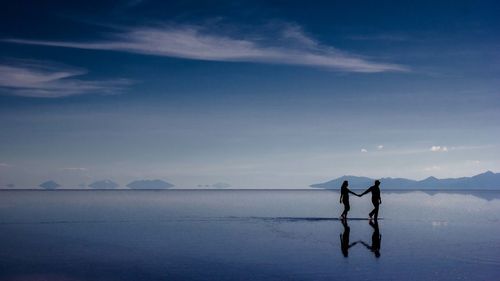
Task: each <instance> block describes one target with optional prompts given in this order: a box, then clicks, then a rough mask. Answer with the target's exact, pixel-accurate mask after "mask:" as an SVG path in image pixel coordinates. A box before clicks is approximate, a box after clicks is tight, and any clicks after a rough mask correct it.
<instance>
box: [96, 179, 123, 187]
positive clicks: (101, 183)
mask: <svg viewBox="0 0 500 281" xmlns="http://www.w3.org/2000/svg"><path fill="white" fill-rule="evenodd" d="M119 186H120V185H119V184H117V183H116V182H114V181H111V180H102V181H96V182H93V183H91V184H89V187H92V188H95V189H113V188H117V187H119Z"/></svg>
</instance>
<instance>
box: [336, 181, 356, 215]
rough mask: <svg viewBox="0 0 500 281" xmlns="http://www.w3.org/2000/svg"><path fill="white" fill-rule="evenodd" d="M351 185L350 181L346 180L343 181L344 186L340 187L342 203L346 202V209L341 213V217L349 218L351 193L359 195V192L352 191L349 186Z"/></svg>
mask: <svg viewBox="0 0 500 281" xmlns="http://www.w3.org/2000/svg"><path fill="white" fill-rule="evenodd" d="M348 185H349V182H347V181H344V182H343V183H342V186H341V187H340V203H341V204H344V211H343V212H342V214H341V215H340V218H341V219H347V212H349V210H350V209H351V205H350V204H349V193H352V194H354V195H356V196H359V195H358V194H356V193H354V192H352V191H351V190H350V189H349V188H347V186H348Z"/></svg>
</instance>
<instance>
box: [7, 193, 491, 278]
mask: <svg viewBox="0 0 500 281" xmlns="http://www.w3.org/2000/svg"><path fill="white" fill-rule="evenodd" d="M382 196H383V204H382V205H381V211H380V217H381V218H382V219H379V221H378V224H375V223H373V222H372V223H371V224H370V223H369V221H368V220H367V219H366V217H367V214H368V212H369V211H370V209H371V203H370V201H369V198H368V197H363V198H351V212H350V214H349V216H350V218H351V220H349V221H348V222H347V224H343V223H342V222H341V221H339V220H338V219H337V217H338V216H339V214H340V212H341V210H342V206H341V205H340V204H339V203H338V197H339V194H338V193H337V192H334V191H327V190H205V191H201V190H164V191H132V190H116V191H1V192H0V280H337V279H344V280H499V279H500V235H499V233H500V192H497V191H474V192H470V191H457V192H439V191H432V192H430V191H426V192H422V191H411V192H408V191H405V192H403V191H399V192H396V191H386V192H385V193H383V194H382ZM349 246H350V247H349Z"/></svg>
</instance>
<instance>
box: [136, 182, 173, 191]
mask: <svg viewBox="0 0 500 281" xmlns="http://www.w3.org/2000/svg"><path fill="white" fill-rule="evenodd" d="M173 186H174V185H173V184H171V183H168V182H166V181H162V180H137V181H133V182H131V183H129V184H127V187H129V188H132V189H166V188H171V187H173Z"/></svg>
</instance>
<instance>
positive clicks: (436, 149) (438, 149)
mask: <svg viewBox="0 0 500 281" xmlns="http://www.w3.org/2000/svg"><path fill="white" fill-rule="evenodd" d="M429 150H430V151H432V152H447V151H448V147H446V146H439V145H433V146H431V148H430V149H429Z"/></svg>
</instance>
